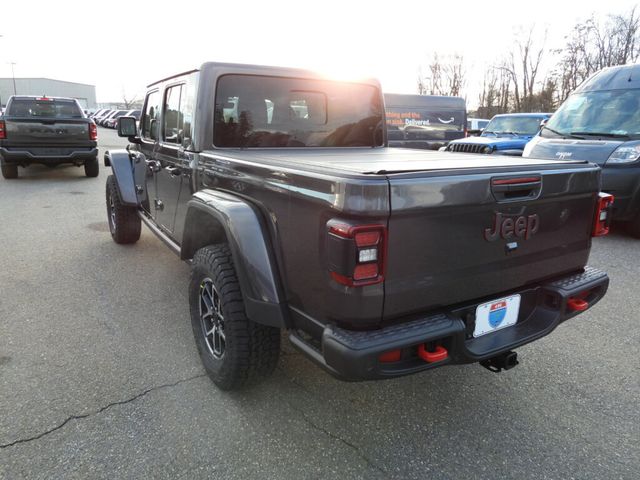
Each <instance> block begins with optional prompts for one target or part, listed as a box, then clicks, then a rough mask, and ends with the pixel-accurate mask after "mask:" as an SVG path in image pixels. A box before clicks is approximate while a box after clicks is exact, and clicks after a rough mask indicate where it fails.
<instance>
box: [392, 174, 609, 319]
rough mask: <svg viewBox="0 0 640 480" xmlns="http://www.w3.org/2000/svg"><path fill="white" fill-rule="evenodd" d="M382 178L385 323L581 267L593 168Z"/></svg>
mask: <svg viewBox="0 0 640 480" xmlns="http://www.w3.org/2000/svg"><path fill="white" fill-rule="evenodd" d="M495 171H496V170H494V172H495ZM388 178H389V182H390V198H391V216H390V218H389V227H388V228H389V230H388V232H389V237H388V242H389V243H388V253H387V259H386V278H385V305H384V317H383V318H384V321H385V322H389V321H392V320H393V318H395V317H399V316H404V315H407V314H411V313H412V312H415V313H418V312H424V311H427V310H435V309H438V308H439V307H445V306H451V305H455V304H460V303H464V302H469V301H471V300H475V299H482V298H483V297H494V298H495V297H496V296H499V295H501V294H502V293H503V292H508V291H509V290H512V289H516V288H518V287H521V286H524V285H527V284H531V283H534V282H537V281H539V280H542V279H545V278H550V277H553V276H556V275H559V274H562V273H566V272H571V271H575V270H578V269H580V268H581V267H583V266H584V265H586V263H587V259H588V255H589V249H590V246H591V228H592V223H593V218H592V216H593V212H594V208H595V204H596V194H597V192H598V190H599V182H600V171H599V169H598V168H597V167H595V166H593V165H589V164H576V165H571V166H568V165H565V166H563V167H561V168H554V167H552V166H545V165H541V166H538V167H536V166H519V167H514V168H512V169H510V171H502V173H491V172H487V171H484V172H483V171H482V170H478V171H477V173H474V172H473V171H469V170H467V169H465V170H461V171H454V170H450V171H448V172H444V171H443V172H438V174H437V175H434V173H433V172H428V173H424V172H422V173H420V172H414V173H400V174H390V175H388Z"/></svg>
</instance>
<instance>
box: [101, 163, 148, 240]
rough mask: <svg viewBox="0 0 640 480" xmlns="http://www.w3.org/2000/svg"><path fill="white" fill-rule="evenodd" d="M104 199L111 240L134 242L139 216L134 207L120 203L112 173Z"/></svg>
mask: <svg viewBox="0 0 640 480" xmlns="http://www.w3.org/2000/svg"><path fill="white" fill-rule="evenodd" d="M96 161H97V160H96ZM106 199H107V217H108V219H109V231H110V232H111V238H113V241H114V242H116V243H120V244H127V243H136V242H137V241H138V239H139V238H140V230H141V228H142V227H141V222H140V217H138V212H137V211H136V208H135V207H130V206H129V205H123V204H122V201H121V200H120V195H119V194H118V185H117V184H116V179H115V178H114V177H113V175H109V177H108V178H107V192H106Z"/></svg>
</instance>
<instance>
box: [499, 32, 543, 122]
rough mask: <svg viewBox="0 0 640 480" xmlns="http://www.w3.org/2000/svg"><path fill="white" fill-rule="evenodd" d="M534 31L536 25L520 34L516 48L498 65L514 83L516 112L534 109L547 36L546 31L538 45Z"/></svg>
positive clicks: (512, 83)
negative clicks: (533, 104) (533, 103)
mask: <svg viewBox="0 0 640 480" xmlns="http://www.w3.org/2000/svg"><path fill="white" fill-rule="evenodd" d="M534 33H535V25H534V26H532V27H531V28H530V29H529V31H528V33H527V34H526V35H518V36H517V37H518V40H516V42H515V45H514V48H513V49H512V50H511V51H510V52H509V53H508V55H507V58H506V60H505V61H504V62H503V63H502V64H501V65H500V66H499V67H498V68H500V69H501V70H502V71H503V72H505V73H506V74H507V76H508V77H509V79H510V83H511V85H513V110H514V111H516V112H522V111H531V109H532V105H531V104H532V98H533V96H534V92H535V90H536V86H537V82H538V74H539V71H540V64H541V62H542V58H543V55H544V51H545V47H544V45H545V43H546V38H547V32H546V31H545V32H544V35H543V38H542V42H541V44H540V45H538V44H537V42H536V40H535V38H534Z"/></svg>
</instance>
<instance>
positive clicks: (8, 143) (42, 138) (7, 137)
mask: <svg viewBox="0 0 640 480" xmlns="http://www.w3.org/2000/svg"><path fill="white" fill-rule="evenodd" d="M97 139H98V130H97V128H96V124H95V123H93V120H91V119H90V118H87V116H86V115H85V114H84V112H83V110H82V108H81V107H80V104H79V103H78V101H77V100H75V99H73V98H62V97H44V96H43V97H36V96H26V95H19V96H15V95H14V96H11V97H10V98H9V100H8V101H7V108H6V110H5V113H4V115H3V116H2V117H0V167H1V168H2V176H3V177H4V178H17V177H18V166H22V167H27V166H28V165H31V164H34V163H40V164H43V165H46V166H48V167H55V166H56V165H61V164H64V163H70V164H72V165H76V166H81V165H84V171H85V174H86V175H87V177H97V176H98V173H99V169H100V164H99V162H98V148H97Z"/></svg>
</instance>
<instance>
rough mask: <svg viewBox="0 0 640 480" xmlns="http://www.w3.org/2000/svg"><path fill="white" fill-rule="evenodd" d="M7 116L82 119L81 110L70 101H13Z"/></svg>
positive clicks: (31, 99) (33, 99)
mask: <svg viewBox="0 0 640 480" xmlns="http://www.w3.org/2000/svg"><path fill="white" fill-rule="evenodd" d="M8 115H11V116H15V117H47V118H82V117H83V114H82V110H81V109H80V107H79V106H78V104H77V103H76V102H74V101H72V100H58V99H56V100H37V99H35V98H29V99H14V100H13V101H12V102H11V108H10V109H9V112H8Z"/></svg>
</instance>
